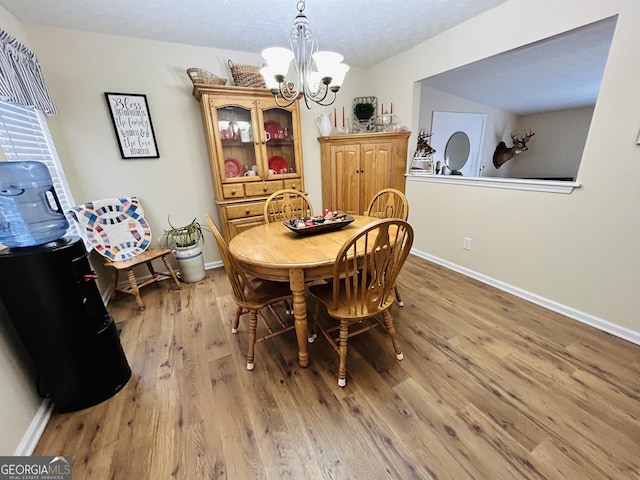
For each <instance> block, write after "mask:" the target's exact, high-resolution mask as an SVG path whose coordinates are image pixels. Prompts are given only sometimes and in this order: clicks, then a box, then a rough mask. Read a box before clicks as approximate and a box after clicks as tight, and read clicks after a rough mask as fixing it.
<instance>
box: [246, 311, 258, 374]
mask: <svg viewBox="0 0 640 480" xmlns="http://www.w3.org/2000/svg"><path fill="white" fill-rule="evenodd" d="M257 326H258V312H257V311H256V310H251V312H250V317H249V349H248V352H247V370H253V368H254V366H255V364H254V358H253V347H254V346H255V344H256V329H257Z"/></svg>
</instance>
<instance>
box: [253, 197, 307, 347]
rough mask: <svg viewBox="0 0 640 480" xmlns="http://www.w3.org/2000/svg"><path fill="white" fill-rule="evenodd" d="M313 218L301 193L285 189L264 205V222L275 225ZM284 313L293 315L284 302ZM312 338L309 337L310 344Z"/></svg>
mask: <svg viewBox="0 0 640 480" xmlns="http://www.w3.org/2000/svg"><path fill="white" fill-rule="evenodd" d="M307 215H308V216H310V217H313V206H312V205H311V202H310V201H309V197H307V195H306V194H305V193H303V192H300V191H298V190H293V189H290V188H286V189H283V190H278V191H277V192H274V193H272V194H271V195H270V196H269V198H267V201H266V202H265V203H264V222H265V223H276V222H284V221H285V220H292V219H294V218H304V217H306V216H307ZM285 305H286V313H287V314H289V315H293V307H292V306H291V304H290V303H289V301H285ZM313 338H314V337H310V338H309V340H310V342H312V341H313Z"/></svg>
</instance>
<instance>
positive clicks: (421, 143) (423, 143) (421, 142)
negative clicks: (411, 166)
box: [417, 128, 436, 155]
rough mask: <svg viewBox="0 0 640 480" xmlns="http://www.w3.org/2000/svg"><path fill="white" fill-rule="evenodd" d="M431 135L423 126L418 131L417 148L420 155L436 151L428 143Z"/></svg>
mask: <svg viewBox="0 0 640 480" xmlns="http://www.w3.org/2000/svg"><path fill="white" fill-rule="evenodd" d="M432 135H433V134H432V133H431V132H428V131H426V130H425V129H424V128H421V129H420V132H419V133H418V148H417V150H418V152H420V153H421V154H422V155H431V154H433V153H436V150H435V149H434V148H433V147H432V146H431V145H429V142H430V141H431V136H432Z"/></svg>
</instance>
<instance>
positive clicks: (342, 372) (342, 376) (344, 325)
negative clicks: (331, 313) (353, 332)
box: [338, 320, 349, 387]
mask: <svg viewBox="0 0 640 480" xmlns="http://www.w3.org/2000/svg"><path fill="white" fill-rule="evenodd" d="M348 340H349V323H348V322H347V321H346V320H341V321H340V345H339V346H338V354H339V355H340V366H339V367H338V386H339V387H344V386H345V385H346V384H347V341H348Z"/></svg>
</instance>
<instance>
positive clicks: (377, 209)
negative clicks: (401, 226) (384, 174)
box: [364, 188, 409, 220]
mask: <svg viewBox="0 0 640 480" xmlns="http://www.w3.org/2000/svg"><path fill="white" fill-rule="evenodd" d="M364 214H365V215H366V216H368V217H376V218H400V219H402V220H407V219H408V218H409V202H408V201H407V197H406V196H405V195H404V193H402V192H401V191H400V190H396V189H395V188H385V189H383V190H380V191H379V192H378V193H376V194H375V196H374V197H373V198H372V199H371V202H369V206H368V207H367V210H366V211H365V212H364Z"/></svg>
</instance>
